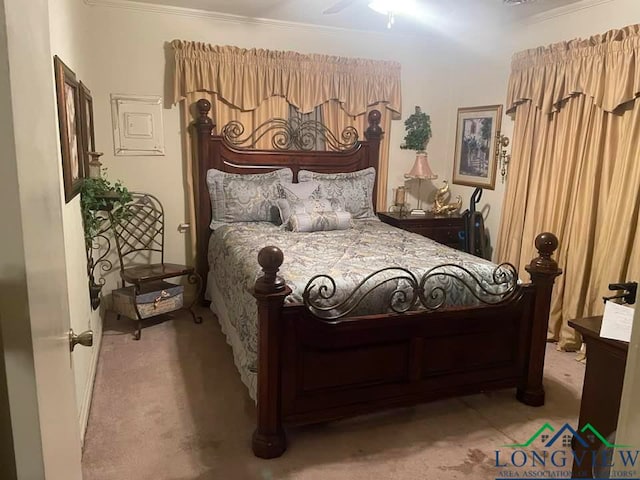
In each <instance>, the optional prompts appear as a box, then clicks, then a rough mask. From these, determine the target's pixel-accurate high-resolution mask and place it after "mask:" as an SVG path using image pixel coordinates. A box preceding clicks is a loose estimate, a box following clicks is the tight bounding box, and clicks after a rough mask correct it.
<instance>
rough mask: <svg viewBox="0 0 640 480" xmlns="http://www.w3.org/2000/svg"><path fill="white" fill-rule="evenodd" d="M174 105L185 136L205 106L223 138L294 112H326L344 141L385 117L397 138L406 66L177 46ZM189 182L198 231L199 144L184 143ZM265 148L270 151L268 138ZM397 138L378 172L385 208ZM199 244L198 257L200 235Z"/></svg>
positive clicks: (384, 146) (385, 147)
mask: <svg viewBox="0 0 640 480" xmlns="http://www.w3.org/2000/svg"><path fill="white" fill-rule="evenodd" d="M171 46H172V48H173V50H174V61H175V62H174V92H173V93H174V97H173V102H174V103H178V102H180V103H181V104H182V105H181V108H182V113H183V115H182V118H183V125H182V126H183V131H184V132H187V131H188V126H189V125H190V123H191V121H192V116H191V112H190V111H189V108H190V106H191V105H192V104H193V103H194V102H195V101H197V100H198V99H200V98H207V99H208V100H210V101H211V104H212V116H213V118H214V122H215V124H216V125H217V131H218V132H219V131H220V128H221V127H223V126H224V125H226V124H227V123H228V122H229V121H231V120H239V121H240V122H242V124H243V125H244V127H245V131H247V132H251V131H252V130H253V129H255V127H257V126H258V125H260V124H261V123H263V122H264V121H266V120H268V119H270V118H275V117H280V118H287V115H288V113H287V112H288V108H289V105H293V106H294V107H296V109H298V111H300V112H302V113H311V112H313V111H314V110H315V109H316V108H318V107H320V108H321V109H322V114H323V121H324V123H325V125H326V126H327V127H328V128H329V129H330V130H331V131H332V132H333V133H334V134H335V135H339V134H340V133H341V132H342V130H343V129H344V128H345V127H346V126H353V127H355V128H356V129H357V130H358V132H359V135H360V136H361V137H364V131H365V130H366V127H367V125H368V124H367V114H368V112H369V111H371V110H372V109H373V108H376V109H378V110H380V112H381V113H382V118H381V126H382V128H383V130H384V131H385V132H389V130H390V126H391V120H392V119H398V118H400V108H401V101H402V100H401V94H400V64H399V63H398V62H392V61H377V60H367V59H359V58H345V57H336V56H330V55H318V54H308V55H307V54H300V53H296V52H282V51H271V50H263V49H242V48H238V47H231V46H213V45H207V44H203V43H199V42H185V41H181V40H174V41H173V42H172V43H171ZM183 145H184V151H185V152H184V153H185V158H186V159H189V161H187V162H186V169H185V170H186V171H185V173H186V177H187V182H186V183H187V190H188V191H187V199H186V200H187V208H188V212H187V214H188V216H189V218H190V221H191V224H192V225H195V208H194V205H193V193H192V192H193V185H194V178H193V175H194V169H193V168H192V164H191V159H192V158H193V156H192V154H191V151H190V150H191V143H190V142H189V141H188V140H185V142H184V144H183ZM256 147H257V148H267V149H268V148H270V139H269V138H266V137H265V138H263V139H262V140H261V142H260V143H258V145H257V146H256ZM388 161H389V135H384V136H383V138H382V142H381V152H380V162H379V169H378V199H377V205H378V207H379V208H384V207H385V204H386V193H387V176H388V174H387V172H388ZM191 238H192V242H191V244H192V253H193V252H194V251H195V249H194V248H193V246H194V242H195V235H192V236H191Z"/></svg>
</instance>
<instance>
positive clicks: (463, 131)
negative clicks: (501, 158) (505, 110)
mask: <svg viewBox="0 0 640 480" xmlns="http://www.w3.org/2000/svg"><path fill="white" fill-rule="evenodd" d="M501 121H502V105H489V106H485V107H470V108H459V109H458V123H457V128H456V150H455V157H454V161H453V183H455V184H457V185H468V186H470V187H481V188H486V189H488V190H493V189H494V188H495V184H496V165H497V153H498V149H497V138H498V135H499V134H500V123H501Z"/></svg>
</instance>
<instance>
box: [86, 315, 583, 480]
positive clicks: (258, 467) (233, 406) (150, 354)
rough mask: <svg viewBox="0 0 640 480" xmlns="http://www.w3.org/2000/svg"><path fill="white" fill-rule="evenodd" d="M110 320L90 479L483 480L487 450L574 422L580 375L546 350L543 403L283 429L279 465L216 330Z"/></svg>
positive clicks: (490, 470)
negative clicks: (260, 450) (262, 452)
mask: <svg viewBox="0 0 640 480" xmlns="http://www.w3.org/2000/svg"><path fill="white" fill-rule="evenodd" d="M131 328H132V324H131V323H130V322H129V321H127V320H121V321H116V320H115V318H112V317H111V316H110V317H109V318H108V321H107V324H106V325H105V336H104V340H103V345H102V352H101V354H100V361H99V364H98V373H97V378H96V384H95V390H94V397H93V405H92V408H91V414H90V418H89V426H88V430H87V434H86V440H85V448H84V457H83V464H84V478H85V479H86V480H107V479H109V480H129V479H131V480H144V479H150V480H151V479H153V480H178V479H180V480H182V479H185V480H186V479H189V480H194V479H199V480H205V479H206V480H208V479H211V480H218V479H220V480H223V479H224V480H235V479H238V480H244V479H247V480H249V479H260V480H275V479H287V480H293V479H295V480H301V479H304V480H316V479H317V480H342V479H345V480H346V479H350V480H351V479H353V480H357V479H366V480H377V479H385V480H387V479H398V480H401V479H402V480H404V479H406V480H418V479H438V480H440V479H457V478H468V479H482V480H486V479H491V478H495V477H496V473H497V472H496V471H495V468H494V467H493V463H494V462H495V450H496V449H498V448H499V447H500V445H503V444H506V443H514V442H523V441H525V440H526V439H528V438H529V437H530V436H531V435H532V434H533V433H534V432H535V431H536V430H537V429H538V428H539V427H540V426H541V425H542V423H544V422H545V421H550V422H552V424H562V423H564V422H571V423H572V424H575V423H576V421H577V416H578V410H579V397H580V391H581V385H582V377H583V375H584V365H582V364H580V363H578V362H576V361H575V360H574V359H575V354H570V353H561V352H557V351H556V350H555V347H554V346H553V345H548V349H547V362H546V371H545V385H546V389H547V404H546V405H545V406H544V407H541V408H531V407H526V406H525V405H522V404H520V403H519V402H517V401H516V400H515V398H514V395H515V392H514V391H513V390H506V391H499V392H494V393H491V394H479V395H472V396H467V397H462V398H456V399H451V400H445V401H439V402H435V403H430V404H425V405H421V406H417V407H412V408H404V409H398V410H393V411H389V412H385V413H381V414H376V415H370V416H366V417H359V418H354V419H350V420H343V421H339V422H332V423H327V424H323V425H318V426H313V427H306V428H298V429H293V430H289V432H288V438H289V441H290V445H289V449H288V451H287V452H286V453H285V454H284V456H282V457H281V458H279V459H275V460H260V459H257V458H255V457H254V456H253V455H252V453H251V448H250V436H251V432H252V430H253V418H254V406H253V403H252V401H251V400H250V398H249V396H248V394H247V392H246V389H245V387H244V385H243V384H242V383H241V381H240V377H239V375H238V373H237V371H236V369H235V367H234V365H233V360H232V356H231V350H230V347H229V346H228V345H227V344H226V342H225V340H224V337H223V335H222V333H221V332H220V328H219V326H218V323H217V321H216V320H215V318H214V317H213V315H212V314H211V313H210V312H208V311H206V312H205V322H204V323H203V324H202V325H195V324H193V323H192V322H191V320H190V318H189V317H188V316H186V315H182V316H180V317H178V318H174V319H172V318H170V317H164V318H163V319H162V320H161V321H158V322H156V323H147V327H146V328H144V330H143V332H142V340H141V341H139V342H135V341H133V340H132V338H131V335H130V331H131Z"/></svg>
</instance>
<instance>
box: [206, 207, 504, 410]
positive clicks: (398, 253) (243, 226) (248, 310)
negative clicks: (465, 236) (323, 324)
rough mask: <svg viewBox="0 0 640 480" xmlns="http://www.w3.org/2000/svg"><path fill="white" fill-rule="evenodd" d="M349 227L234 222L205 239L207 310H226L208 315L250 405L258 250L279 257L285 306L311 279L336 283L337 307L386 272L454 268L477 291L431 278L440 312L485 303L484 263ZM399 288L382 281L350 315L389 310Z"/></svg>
mask: <svg viewBox="0 0 640 480" xmlns="http://www.w3.org/2000/svg"><path fill="white" fill-rule="evenodd" d="M353 223H354V228H351V229H348V230H335V231H322V232H312V233H296V232H289V231H284V230H283V229H282V228H280V227H278V226H275V225H273V224H271V223H266V222H253V223H234V224H227V225H225V226H221V227H219V228H217V229H216V230H215V231H214V232H213V233H212V234H211V238H210V242H209V266H210V273H209V282H212V281H213V282H215V286H212V287H213V288H215V290H216V292H215V295H213V294H211V293H210V296H211V298H212V299H213V301H214V302H213V303H216V302H223V303H224V306H222V305H213V304H212V309H213V310H214V312H216V313H219V311H220V310H224V311H225V312H226V315H225V316H226V317H227V319H226V320H225V321H224V322H223V320H222V319H221V323H224V324H223V330H224V331H225V334H226V335H227V339H228V341H229V343H230V344H231V345H232V347H233V350H234V357H235V362H236V366H237V367H238V369H239V370H240V372H241V374H242V375H241V376H242V378H243V381H244V382H245V383H246V384H247V386H248V387H249V391H250V394H251V396H252V397H253V398H254V399H255V372H256V371H257V368H256V360H257V343H258V328H257V308H256V301H255V299H254V298H253V296H252V295H251V294H250V293H249V289H250V288H252V287H253V285H254V283H255V280H256V278H257V277H258V276H259V275H260V274H261V270H260V266H259V265H258V261H257V255H258V252H259V250H260V249H261V248H262V247H265V246H267V245H275V246H277V247H279V248H280V249H281V250H282V251H283V252H284V263H283V265H282V267H281V269H280V272H279V275H281V276H282V277H283V278H284V279H285V281H286V282H287V284H288V285H289V287H291V289H292V293H291V295H289V297H287V299H286V301H287V302H289V303H292V302H294V303H302V293H303V291H304V288H305V286H306V285H307V282H308V281H309V280H310V279H311V277H313V276H314V275H317V274H327V275H330V276H331V277H332V278H333V279H334V280H335V281H336V286H337V288H336V290H337V291H336V297H335V298H336V299H337V300H333V301H334V302H335V301H340V300H342V299H344V298H345V297H346V296H347V295H348V294H349V293H350V292H351V291H352V290H353V289H354V288H355V287H356V286H357V285H358V284H359V283H360V282H361V281H362V280H363V279H364V278H365V277H366V276H367V275H369V274H371V273H373V272H375V271H377V270H379V269H383V268H385V267H390V266H396V267H403V268H406V269H408V270H409V271H410V272H412V273H413V274H414V275H415V276H416V277H417V278H418V279H419V278H420V276H421V275H423V274H424V273H425V272H427V271H428V270H430V269H431V268H434V267H437V266H439V265H442V264H456V265H460V266H462V267H463V268H465V269H467V270H468V271H469V272H471V273H472V274H473V275H474V276H475V277H477V278H479V279H481V282H480V284H476V285H475V287H473V288H471V289H469V288H466V287H465V286H464V285H462V284H461V283H460V282H456V281H452V279H451V278H450V277H446V276H442V277H435V278H434V279H432V280H431V281H434V282H436V283H435V284H434V285H433V286H435V287H440V288H442V289H443V290H445V291H446V302H445V304H446V305H473V304H476V303H478V300H477V297H478V296H479V297H480V298H483V295H485V292H484V290H483V289H489V290H492V291H496V287H495V285H494V284H493V273H494V269H495V267H496V266H495V264H493V263H491V262H489V261H486V260H483V259H480V258H478V257H474V256H472V255H470V254H467V253H464V252H460V251H457V250H454V249H452V248H449V247H446V246H444V245H441V244H439V243H437V242H435V241H433V240H430V239H428V238H425V237H422V236H420V235H417V234H414V233H410V232H406V231H403V230H400V229H397V228H395V227H392V226H390V225H387V224H385V223H383V222H381V221H380V220H378V219H362V220H354V222H353ZM443 270H444V271H447V270H452V271H453V270H455V268H454V267H451V268H449V267H445V268H444V269H443ZM393 273H394V272H389V273H388V274H387V275H388V276H389V275H392V274H393ZM379 280H380V278H376V279H374V280H372V281H373V282H379ZM402 287H403V285H401V284H398V282H397V281H396V282H393V281H392V282H387V283H386V284H385V285H383V287H382V288H378V289H376V291H375V292H374V294H372V295H368V296H367V297H365V298H364V300H363V301H362V303H361V304H360V305H359V306H358V308H357V310H355V311H354V312H353V313H354V314H355V313H358V314H363V313H380V312H383V311H390V306H389V305H390V304H389V298H390V296H391V293H392V292H393V291H394V290H396V289H398V288H400V289H402ZM404 288H405V289H406V285H404ZM505 288H506V287H505ZM498 290H500V288H498ZM210 292H211V289H210ZM325 303H326V302H325ZM221 307H222V308H221ZM218 316H219V317H220V315H218Z"/></svg>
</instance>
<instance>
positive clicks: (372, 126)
mask: <svg viewBox="0 0 640 480" xmlns="http://www.w3.org/2000/svg"><path fill="white" fill-rule="evenodd" d="M367 118H368V120H369V128H367V131H366V137H367V138H371V137H379V136H380V135H382V128H380V120H381V119H382V114H381V113H380V111H379V110H371V111H370V112H369V116H368V117H367Z"/></svg>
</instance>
